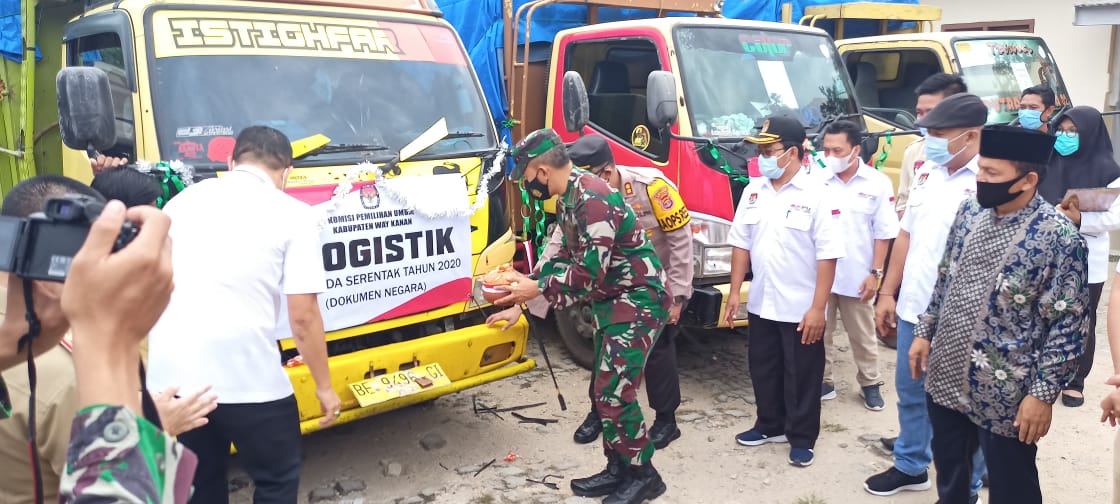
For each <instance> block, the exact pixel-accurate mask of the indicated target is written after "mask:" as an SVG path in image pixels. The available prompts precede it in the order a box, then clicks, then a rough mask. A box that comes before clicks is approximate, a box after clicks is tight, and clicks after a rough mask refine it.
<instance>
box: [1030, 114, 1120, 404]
mask: <svg viewBox="0 0 1120 504" xmlns="http://www.w3.org/2000/svg"><path fill="white" fill-rule="evenodd" d="M1055 135H1056V136H1057V139H1056V141H1055V142H1054V151H1055V152H1056V155H1055V156H1054V157H1052V158H1051V160H1050V170H1049V173H1048V174H1047V175H1046V179H1045V180H1043V181H1042V184H1041V185H1040V186H1039V192H1040V193H1041V194H1042V197H1043V198H1045V199H1046V201H1049V202H1050V203H1055V204H1057V203H1059V202H1061V200H1062V198H1063V197H1064V196H1065V193H1066V191H1068V190H1069V189H1083V188H1097V187H1117V186H1120V180H1117V179H1118V178H1120V165H1117V164H1116V160H1115V159H1114V158H1113V154H1112V140H1111V139H1110V138H1109V137H1108V131H1107V130H1106V129H1105V125H1104V119H1103V118H1101V113H1100V112H1099V111H1098V110H1097V109H1095V108H1093V107H1085V106H1081V107H1074V108H1072V109H1070V110H1069V111H1068V112H1066V113H1065V115H1063V116H1062V119H1061V120H1060V121H1059V122H1058V128H1057V130H1056V131H1055ZM1068 206H1070V205H1063V208H1062V211H1063V212H1065V214H1066V215H1067V216H1069V217H1070V218H1071V219H1073V221H1074V222H1075V223H1077V224H1078V225H1079V226H1080V227H1081V234H1082V235H1083V236H1084V237H1085V241H1086V242H1087V244H1088V245H1089V295H1090V299H1089V306H1088V308H1089V310H1090V312H1089V314H1090V316H1089V335H1088V338H1087V339H1086V340H1085V353H1084V354H1082V355H1081V358H1080V359H1079V362H1078V370H1077V376H1076V377H1075V378H1074V379H1073V381H1072V382H1070V384H1069V385H1068V386H1067V387H1066V390H1064V391H1063V392H1062V404H1064V405H1066V406H1068V407H1072V408H1076V407H1078V406H1081V405H1082V404H1084V403H1085V395H1084V390H1085V377H1086V376H1088V375H1089V370H1091V369H1092V368H1093V355H1094V353H1095V349H1096V340H1097V338H1096V330H1097V305H1098V304H1099V303H1100V300H1101V290H1103V288H1104V282H1105V280H1107V279H1108V250H1109V240H1108V232H1109V231H1113V230H1116V229H1120V206H1117V205H1113V207H1112V208H1111V209H1109V211H1107V212H1081V211H1079V210H1078V209H1077V208H1076V206H1074V208H1064V207H1068Z"/></svg>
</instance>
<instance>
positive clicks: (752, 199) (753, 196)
mask: <svg viewBox="0 0 1120 504" xmlns="http://www.w3.org/2000/svg"><path fill="white" fill-rule="evenodd" d="M757 201H758V193H751V196H750V197H749V198H747V203H750V204H752V205H753V204H755V203H756V202H757Z"/></svg>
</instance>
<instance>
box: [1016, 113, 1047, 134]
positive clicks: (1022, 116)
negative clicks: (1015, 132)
mask: <svg viewBox="0 0 1120 504" xmlns="http://www.w3.org/2000/svg"><path fill="white" fill-rule="evenodd" d="M1019 125H1020V126H1022V127H1024V128H1027V129H1032V130H1036V129H1040V128H1042V111H1041V110H1030V109H1022V110H1019Z"/></svg>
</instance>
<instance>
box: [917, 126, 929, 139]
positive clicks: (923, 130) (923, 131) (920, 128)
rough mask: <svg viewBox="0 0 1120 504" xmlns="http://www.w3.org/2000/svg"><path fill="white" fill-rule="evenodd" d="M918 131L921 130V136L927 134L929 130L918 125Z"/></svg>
mask: <svg viewBox="0 0 1120 504" xmlns="http://www.w3.org/2000/svg"><path fill="white" fill-rule="evenodd" d="M918 131H920V132H922V136H923V137H927V136H929V130H928V129H926V128H922V127H918Z"/></svg>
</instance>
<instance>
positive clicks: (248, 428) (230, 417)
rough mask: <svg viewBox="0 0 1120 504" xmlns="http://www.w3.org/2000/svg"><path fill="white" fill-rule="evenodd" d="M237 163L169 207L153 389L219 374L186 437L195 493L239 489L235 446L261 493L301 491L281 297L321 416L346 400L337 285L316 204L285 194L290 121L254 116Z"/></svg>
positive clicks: (215, 499) (289, 499) (200, 497)
mask: <svg viewBox="0 0 1120 504" xmlns="http://www.w3.org/2000/svg"><path fill="white" fill-rule="evenodd" d="M230 169H231V171H230V173H229V174H228V175H227V176H225V177H222V178H220V179H210V180H205V181H203V182H200V183H197V184H194V185H192V186H190V187H188V188H187V189H186V190H184V191H183V192H182V193H180V194H179V195H178V196H176V197H175V198H174V199H172V200H171V201H170V202H169V203H168V204H167V206H166V207H164V212H166V213H167V214H168V215H169V216H170V217H171V222H172V225H171V231H170V235H171V237H172V240H173V241H172V247H173V248H172V251H173V266H174V271H175V277H174V279H175V291H174V293H173V294H172V296H171V303H170V305H168V307H167V310H166V311H165V312H164V314H163V316H162V317H161V318H160V320H159V322H158V323H157V324H156V326H155V327H154V328H153V329H152V331H151V334H150V336H149V344H150V348H149V362H150V366H149V368H148V384H149V387H150V388H151V389H152V390H164V389H165V388H167V387H170V386H172V385H181V386H182V388H183V390H184V391H190V390H193V389H196V388H199V387H201V386H203V385H206V384H212V385H213V393H214V394H215V395H217V397H218V408H217V409H216V410H214V412H213V413H211V414H210V415H209V417H208V418H209V423H208V424H207V425H206V426H204V427H202V428H200V429H197V430H195V431H192V432H189V433H186V434H183V435H182V436H180V437H179V440H180V441H181V442H182V443H183V444H184V445H186V446H187V447H189V448H190V449H191V450H193V451H194V452H195V453H196V454H197V455H198V461H199V464H198V471H197V472H196V473H195V477H194V495H193V497H192V502H198V503H205V504H224V503H227V502H228V500H229V493H228V487H227V483H226V464H227V461H228V459H229V446H230V442H233V443H234V444H235V445H236V446H237V449H238V453H239V458H240V462H241V465H242V467H244V468H245V470H246V472H248V473H249V476H250V477H252V478H253V481H254V483H255V484H256V490H255V493H254V495H253V500H254V502H257V503H281V502H282V503H292V504H295V502H296V500H297V498H298V495H299V473H300V452H301V439H300V427H299V423H300V418H299V410H298V408H297V405H296V399H295V395H294V392H293V389H292V384H291V382H290V381H289V380H288V376H287V374H286V373H285V372H284V370H283V368H282V367H281V361H280V351H279V348H278V345H277V343H276V341H277V340H278V339H281V338H286V337H288V336H289V335H288V334H280V333H279V332H278V326H280V320H281V319H280V317H282V316H284V312H283V310H282V305H283V303H284V302H286V304H287V317H288V321H289V322H290V324H291V335H290V336H291V337H293V338H294V339H295V343H296V346H297V348H298V349H299V352H300V354H301V355H302V356H303V360H304V362H305V363H306V364H307V366H308V368H309V370H310V372H311V376H312V378H313V379H314V380H315V384H316V397H317V398H318V400H319V403H320V405H321V407H322V411H323V415H324V416H323V419H322V421H321V425H324V426H326V425H329V424H331V423H333V422H334V421H335V420H336V419H337V417H338V414H339V408H340V406H341V403H340V401H339V398H338V395H337V394H336V393H335V391H334V389H332V387H331V379H330V369H329V367H328V364H327V350H326V342H325V339H324V334H323V320H322V316H321V314H320V313H319V302H318V297H317V296H318V294H319V293H321V292H324V291H325V290H326V280H325V274H324V271H323V263H322V255H321V253H320V241H319V231H318V227H317V225H316V222H315V219H314V216H313V215H312V214H311V210H310V208H309V207H308V206H307V205H305V204H304V203H301V202H299V201H297V200H295V199H294V198H291V197H289V196H288V195H286V194H284V193H283V192H282V191H281V189H282V188H283V187H284V185H285V182H286V180H287V177H288V174H289V173H290V172H291V169H292V150H291V144H290V143H289V141H288V139H287V138H286V137H285V136H284V134H283V133H280V132H279V131H277V130H275V129H272V128H268V127H264V126H252V127H249V128H246V129H244V130H243V131H242V132H241V133H240V134H239V135H238V137H237V142H236V144H235V146H234V150H233V156H232V159H231V161H230Z"/></svg>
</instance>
